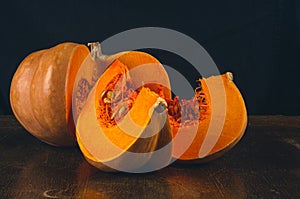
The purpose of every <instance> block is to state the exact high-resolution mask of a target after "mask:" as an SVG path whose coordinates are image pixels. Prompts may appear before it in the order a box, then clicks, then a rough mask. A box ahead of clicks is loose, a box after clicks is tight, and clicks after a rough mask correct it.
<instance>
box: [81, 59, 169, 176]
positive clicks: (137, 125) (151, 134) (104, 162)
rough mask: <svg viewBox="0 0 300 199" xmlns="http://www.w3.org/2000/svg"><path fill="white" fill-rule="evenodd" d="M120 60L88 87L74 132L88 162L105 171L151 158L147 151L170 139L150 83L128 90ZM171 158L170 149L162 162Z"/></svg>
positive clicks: (130, 81)
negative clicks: (90, 87) (88, 91)
mask: <svg viewBox="0 0 300 199" xmlns="http://www.w3.org/2000/svg"><path fill="white" fill-rule="evenodd" d="M145 55H146V54H145ZM146 57H148V55H146ZM130 59H131V58H130ZM132 59H133V58H132ZM120 60H122V59H117V60H115V61H114V62H113V63H112V64H111V65H110V67H108V68H107V70H106V71H105V72H104V73H103V74H102V75H101V77H100V78H99V80H98V81H97V82H96V85H95V86H94V87H93V89H92V91H91V92H90V94H89V97H88V99H87V101H86V103H85V105H84V108H83V109H82V111H81V113H80V115H79V117H78V120H77V125H76V135H77V141H78V144H79V147H80V149H81V151H82V152H83V154H84V156H85V158H86V159H87V161H88V162H90V163H91V164H92V165H94V166H96V167H97V168H99V169H101V170H104V171H117V170H118V171H127V172H128V171H130V172H135V171H137V170H138V169H139V168H141V167H142V166H143V165H145V164H146V163H147V162H148V161H149V160H150V159H151V156H152V153H151V152H153V151H155V150H157V149H159V147H163V146H164V145H165V144H167V143H169V142H170V140H171V132H170V127H169V123H168V118H167V111H166V106H167V103H166V101H165V100H164V99H162V98H161V97H159V96H158V94H156V93H155V92H153V91H151V90H150V88H147V87H143V86H142V87H139V88H138V89H135V90H134V89H132V88H135V86H134V83H133V81H134V78H132V77H131V76H130V72H128V68H127V66H126V65H124V64H123V63H122V62H121V61H120ZM124 60H125V61H126V59H125V58H124V57H123V61H124ZM144 61H145V60H144ZM146 62H147V60H146ZM131 66H132V67H135V66H134V64H132V65H131ZM135 81H136V82H137V81H138V78H137V79H136V80H135ZM162 139H163V140H164V141H162ZM162 143H164V144H162ZM170 158H171V150H170V151H169V154H167V156H165V159H164V160H162V161H164V162H169V161H170Z"/></svg>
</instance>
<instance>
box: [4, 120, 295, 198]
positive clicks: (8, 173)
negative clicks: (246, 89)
mask: <svg viewBox="0 0 300 199" xmlns="http://www.w3.org/2000/svg"><path fill="white" fill-rule="evenodd" d="M0 160H1V161H0V175H1V178H0V198H3V199H10V198H17V199H19V198H22V199H23V198H25V199H26V198H29V199H36V198H78V199H80V198H88V199H92V198H300V116H290V117H288V116H250V118H249V124H248V127H247V130H246V133H245V136H244V137H243V138H242V140H241V142H240V143H238V145H237V146H236V147H234V148H233V149H232V150H231V151H229V152H228V153H227V154H225V155H224V156H222V157H221V158H219V159H217V160H215V161H212V162H210V163H206V164H202V165H181V164H178V163H174V164H172V165H170V166H168V167H166V168H164V169H161V170H159V171H155V172H152V173H145V174H128V173H115V174H110V173H104V172H101V171H98V170H97V169H95V168H93V167H92V166H90V165H89V164H88V163H87V162H86V161H85V160H84V158H83V156H82V154H81V153H80V151H79V149H78V148H77V147H73V148H56V147H52V146H49V145H47V144H44V143H42V142H40V141H39V140H37V139H36V138H34V137H33V136H31V135H30V134H29V133H28V132H26V130H24V129H23V128H22V127H21V126H20V124H19V123H18V122H17V121H16V119H15V118H14V117H13V116H0Z"/></svg>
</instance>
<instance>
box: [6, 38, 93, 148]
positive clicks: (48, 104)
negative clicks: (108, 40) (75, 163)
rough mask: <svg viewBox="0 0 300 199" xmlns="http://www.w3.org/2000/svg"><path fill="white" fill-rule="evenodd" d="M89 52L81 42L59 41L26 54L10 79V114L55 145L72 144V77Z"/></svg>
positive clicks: (73, 142) (41, 137)
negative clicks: (48, 47) (11, 112)
mask: <svg viewBox="0 0 300 199" xmlns="http://www.w3.org/2000/svg"><path fill="white" fill-rule="evenodd" d="M88 55H89V50H88V48H87V47H86V46H84V45H79V44H75V43H70V42H66V43H62V44H59V45H57V46H55V47H52V48H50V49H46V50H41V51H38V52H34V53H32V54H30V55H28V56H27V57H26V58H25V59H24V60H23V61H22V63H21V64H20V66H19V67H18V69H17V71H16V73H15V74H14V77H13V79H12V83H11V89H10V102H11V107H12V110H13V113H14V115H15V116H16V118H17V119H18V120H19V122H20V123H21V124H22V125H23V126H24V128H25V129H26V130H28V131H29V132H30V133H31V134H32V135H34V136H36V137H37V138H39V139H40V140H42V141H44V142H46V143H48V144H51V145H56V146H68V145H74V144H75V143H76V142H75V141H76V139H75V137H74V135H75V134H74V131H73V132H72V129H74V124H73V121H72V120H71V119H70V112H71V110H70V109H71V107H70V104H71V95H72V89H73V83H74V82H73V81H72V80H73V79H74V76H75V75H76V72H77V71H78V69H79V67H80V65H81V63H82V61H83V60H84V59H85V57H86V56H88Z"/></svg>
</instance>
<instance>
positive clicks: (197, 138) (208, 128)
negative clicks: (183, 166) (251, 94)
mask: <svg viewBox="0 0 300 199" xmlns="http://www.w3.org/2000/svg"><path fill="white" fill-rule="evenodd" d="M198 82H199V87H197V88H196V89H195V97H194V98H193V99H191V100H188V101H186V100H182V102H181V103H179V102H178V101H177V103H174V101H176V100H169V99H166V100H167V101H168V110H169V117H170V124H171V128H172V132H173V137H174V139H173V142H174V151H173V156H174V157H175V158H177V159H178V160H179V162H192V163H196V162H198V163H201V162H207V161H210V160H212V159H215V158H217V157H220V156H221V155H222V154H224V153H225V152H226V151H228V150H229V149H231V148H232V147H233V146H234V145H235V144H236V143H237V142H238V141H239V140H240V139H241V137H242V136H243V134H244V131H245V129H246V125H247V111H246V107H245V103H244V100H243V98H242V95H241V93H240V92H239V90H238V88H237V87H236V85H235V84H234V82H233V75H232V73H230V72H228V73H226V74H223V75H219V76H212V77H209V78H207V79H206V78H203V79H199V81H198ZM195 103H196V104H197V105H198V106H196V108H191V107H193V106H194V104H195ZM174 106H177V108H176V110H178V111H177V112H176V111H174ZM198 111H199V114H196V113H197V112H198ZM183 118H185V121H184V122H183V121H182V120H183ZM193 132H194V133H193ZM177 136H178V137H177ZM189 136H191V137H189ZM187 143H188V145H187Z"/></svg>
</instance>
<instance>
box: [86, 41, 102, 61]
mask: <svg viewBox="0 0 300 199" xmlns="http://www.w3.org/2000/svg"><path fill="white" fill-rule="evenodd" d="M88 46H89V47H90V49H91V56H92V59H93V60H94V61H97V60H99V59H103V58H104V55H103V54H102V50H101V44H100V43H99V42H90V43H88Z"/></svg>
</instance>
